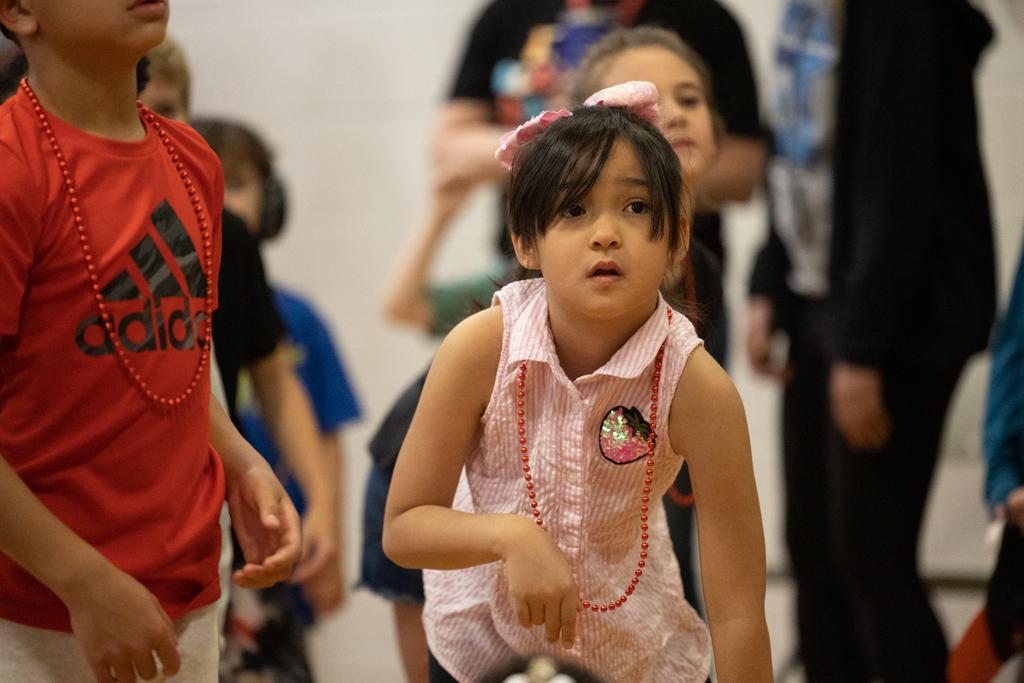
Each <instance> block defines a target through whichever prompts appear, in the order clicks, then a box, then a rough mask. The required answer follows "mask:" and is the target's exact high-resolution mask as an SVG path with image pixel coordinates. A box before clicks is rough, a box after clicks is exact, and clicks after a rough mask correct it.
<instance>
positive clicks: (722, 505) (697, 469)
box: [669, 347, 772, 683]
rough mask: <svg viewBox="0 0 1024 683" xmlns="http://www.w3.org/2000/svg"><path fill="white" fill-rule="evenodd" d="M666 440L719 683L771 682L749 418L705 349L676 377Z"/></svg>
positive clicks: (760, 533)
mask: <svg viewBox="0 0 1024 683" xmlns="http://www.w3.org/2000/svg"><path fill="white" fill-rule="evenodd" d="M669 437H670V439H671V443H672V447H673V450H675V451H676V452H677V453H680V454H681V455H683V457H685V458H686V460H687V462H688V463H689V466H690V478H691V479H692V481H693V497H694V500H695V502H696V505H697V523H698V529H699V532H700V533H699V538H700V564H701V577H702V583H703V587H704V604H705V605H706V606H707V611H708V621H709V623H710V626H711V638H712V641H713V642H714V650H715V670H716V671H717V672H718V680H719V681H720V683H739V682H743V683H751V682H754V681H764V682H766V683H770V681H771V680H772V668H771V648H770V646H769V642H768V625H767V623H766V622H765V618H764V598H765V555H764V530H763V528H762V525H761V510H760V506H759V504H758V500H757V487H756V485H755V483H754V469H753V465H752V463H751V457H750V437H749V436H748V434H747V421H746V416H745V414H744V412H743V403H742V402H741V401H740V397H739V394H738V393H737V392H736V388H735V387H734V386H733V384H732V381H731V380H730V379H729V377H728V375H726V374H725V371H724V370H722V368H720V367H719V366H718V364H717V363H715V361H714V360H712V358H711V356H710V355H708V353H707V352H706V351H705V350H704V349H703V347H698V348H697V349H696V350H694V352H693V353H692V354H691V356H690V359H689V360H688V361H687V363H686V367H685V368H684V369H683V373H682V376H681V377H680V378H679V384H678V385H677V387H676V393H675V397H674V398H673V400H672V409H671V412H670V413H669Z"/></svg>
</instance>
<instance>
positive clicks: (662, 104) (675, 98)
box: [572, 26, 728, 611]
mask: <svg viewBox="0 0 1024 683" xmlns="http://www.w3.org/2000/svg"><path fill="white" fill-rule="evenodd" d="M627 81H648V82H651V83H653V84H654V85H655V86H657V88H658V110H659V111H660V113H661V118H660V123H659V126H658V127H659V129H660V130H661V132H662V134H663V135H664V136H665V137H666V138H667V139H668V140H669V142H670V144H671V145H672V149H673V150H675V153H676V156H677V157H679V163H680V165H681V166H682V170H683V186H684V187H686V188H689V189H691V190H692V189H693V188H697V187H699V186H700V183H701V180H702V177H703V176H704V172H705V171H706V170H707V169H708V168H709V167H710V166H711V165H712V164H713V163H714V161H715V158H716V157H717V155H718V146H719V142H720V140H721V139H722V136H723V135H724V134H725V124H724V122H723V121H722V118H721V116H720V115H719V114H718V111H717V110H716V108H715V103H714V99H713V96H712V94H713V89H712V83H711V72H710V71H709V70H708V67H707V65H706V64H705V63H704V60H703V59H701V57H700V55H698V54H697V53H696V52H695V51H694V50H692V49H691V48H690V47H689V46H688V45H687V44H686V43H684V42H683V41H682V40H681V39H680V38H679V36H678V35H676V34H675V33H674V32H672V31H669V30H666V29H663V28H656V27H653V26H641V27H638V28H632V29H623V30H619V31H613V32H612V33H609V34H608V35H607V36H605V37H604V38H602V39H601V40H600V41H598V42H597V43H595V44H594V45H593V46H592V47H591V48H590V50H589V51H588V52H587V56H586V59H584V60H583V62H582V64H580V69H579V72H578V73H577V75H576V82H575V83H574V85H573V91H572V102H573V104H576V105H578V104H582V103H583V101H584V100H586V98H587V97H588V96H589V95H590V94H591V93H593V92H596V91H597V90H600V89H602V88H608V87H611V86H613V85H615V84H616V83H625V82H627ZM720 177H725V178H728V175H727V174H724V172H722V171H721V170H720ZM688 208H689V209H691V210H692V208H693V207H688ZM692 217H693V216H692V215H691V211H688V212H687V218H691V219H692ZM689 257H690V258H689V261H690V266H691V267H692V269H693V273H694V279H695V281H696V282H695V285H696V287H695V289H696V300H697V303H698V304H699V305H700V306H699V310H700V313H701V316H700V320H699V321H696V322H695V323H694V324H695V326H696V327H697V332H698V334H699V335H700V337H701V339H703V340H705V342H706V343H707V344H708V347H709V353H711V355H712V357H713V358H714V359H715V360H716V361H718V363H719V365H722V366H723V367H724V366H725V362H724V361H725V359H724V348H725V346H726V342H727V340H726V339H725V337H726V336H727V335H726V334H725V333H724V332H725V331H724V330H723V329H722V328H721V327H720V325H717V324H716V323H720V321H721V319H722V272H721V267H720V265H719V261H718V257H717V256H715V255H714V254H713V253H712V251H711V250H710V249H709V248H708V247H707V246H705V245H704V243H703V242H702V241H701V240H700V236H699V235H697V236H696V237H695V239H693V240H691V242H690V250H689ZM673 279H674V280H676V281H677V282H678V280H680V278H679V277H675V278H673ZM709 321H710V322H709ZM712 337H713V338H714V339H715V340H716V342H715V343H717V345H718V347H719V350H720V351H721V353H716V351H715V350H714V349H712V348H710V347H712V346H713V345H714V344H712V343H711V342H710V339H711V338H712ZM664 503H665V514H666V516H667V518H668V529H669V533H670V535H671V536H672V546H673V549H674V551H675V554H676V559H677V560H679V568H680V570H681V571H682V575H683V589H684V590H685V593H686V597H687V600H689V601H690V603H691V604H692V605H693V606H694V607H695V608H696V609H697V610H698V611H700V610H701V606H700V602H699V597H698V592H697V581H696V574H697V568H696V567H695V566H694V558H693V553H692V550H691V549H692V545H693V529H694V514H693V488H692V486H691V484H690V475H689V468H688V466H687V465H686V463H683V467H682V469H680V470H679V474H678V475H677V476H676V480H675V482H674V483H673V484H672V486H670V487H669V490H668V493H667V494H666V495H665V499H664Z"/></svg>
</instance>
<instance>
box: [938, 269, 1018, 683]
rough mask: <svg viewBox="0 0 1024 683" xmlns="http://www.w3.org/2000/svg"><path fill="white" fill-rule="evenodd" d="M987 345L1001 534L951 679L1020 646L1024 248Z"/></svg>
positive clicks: (989, 495) (990, 673)
mask: <svg viewBox="0 0 1024 683" xmlns="http://www.w3.org/2000/svg"><path fill="white" fill-rule="evenodd" d="M991 349H992V374H991V377H990V380H989V386H988V401H987V405H986V407H985V432H984V444H983V448H982V454H983V455H984V457H985V464H986V477H985V502H986V503H988V506H989V509H990V510H991V512H992V515H993V517H994V518H995V519H996V520H998V521H1000V522H1002V524H1003V529H1002V539H1001V542H1000V547H999V557H998V559H997V561H996V567H995V571H994V572H993V574H992V578H991V580H990V581H989V584H988V589H987V596H986V601H985V607H984V609H982V610H981V612H979V613H978V615H977V617H975V619H974V621H973V622H971V625H970V626H969V627H968V629H967V632H966V633H965V634H964V636H963V639H962V640H961V641H960V643H959V645H957V647H956V648H955V649H954V650H953V651H952V652H951V653H950V655H949V665H948V675H949V683H987V681H990V680H992V678H993V677H995V675H996V674H997V673H998V672H999V670H1000V669H1001V668H1002V667H1003V665H1004V664H1005V663H1006V662H1007V660H1009V659H1010V658H1011V657H1013V656H1014V655H1016V654H1017V653H1019V652H1021V651H1022V650H1024V255H1022V258H1021V260H1020V262H1019V263H1018V265H1017V277H1016V279H1015V280H1014V283H1013V290H1012V291H1011V293H1010V302H1009V304H1008V305H1007V307H1006V311H1005V313H1004V315H1003V317H1002V319H1001V320H1000V321H999V323H998V324H997V325H996V327H995V329H994V331H993V333H992V342H991ZM1020 675H1024V670H1022V672H1021V674H1018V678H1019V676H1020Z"/></svg>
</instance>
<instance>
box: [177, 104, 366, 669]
mask: <svg viewBox="0 0 1024 683" xmlns="http://www.w3.org/2000/svg"><path fill="white" fill-rule="evenodd" d="M192 125H193V127H194V128H195V130H196V131H197V132H198V133H199V134H200V135H202V136H203V138H204V139H205V140H206V141H207V142H208V143H209V144H210V146H211V148H212V149H213V151H214V152H215V153H216V154H217V155H218V157H219V158H220V160H221V162H222V163H223V165H224V175H225V191H224V203H225V206H226V207H227V208H228V209H229V210H231V211H233V212H234V213H236V214H237V215H239V216H241V217H242V219H243V220H244V221H245V223H246V226H247V227H248V229H249V232H250V234H251V235H252V236H253V237H254V238H257V239H259V240H265V239H274V238H276V237H277V236H278V235H279V234H280V232H281V230H282V228H283V227H284V223H285V215H284V214H285V211H284V209H285V199H284V194H283V192H284V190H283V186H282V185H281V182H280V180H279V179H278V178H277V177H276V176H275V175H274V173H273V163H272V158H271V154H270V150H269V149H268V147H267V146H266V144H265V143H264V142H263V140H261V139H260V137H259V136H258V135H257V134H256V133H255V132H253V131H252V130H251V129H249V128H247V127H245V126H243V125H241V124H237V123H232V122H229V121H223V120H217V119H199V120H195V121H193V122H192ZM271 291H272V294H273V297H274V305H275V307H276V308H277V310H278V312H279V313H280V314H281V317H282V318H283V319H284V322H285V326H286V328H287V331H288V340H287V345H288V347H289V354H288V355H289V357H290V359H291V361H292V362H293V363H294V367H295V372H296V373H297V374H298V376H299V377H300V378H301V380H302V382H303V384H304V385H305V388H306V390H307V391H308V392H309V395H310V397H311V398H312V401H313V406H314V408H315V411H316V417H317V422H318V424H319V430H320V443H321V448H322V455H323V458H322V459H323V461H324V463H325V465H326V470H327V471H326V472H325V476H326V477H327V478H328V480H329V481H330V488H331V491H332V497H331V506H332V510H333V511H334V512H335V516H334V528H335V529H336V530H337V538H336V539H335V540H336V541H337V543H335V545H334V547H333V548H331V549H328V548H311V549H309V552H310V553H311V554H312V555H314V556H315V555H316V554H317V553H329V555H328V556H327V557H324V558H320V560H319V561H311V562H310V563H309V564H308V565H305V564H300V565H299V566H298V567H297V568H296V570H295V575H294V576H293V577H292V579H291V583H292V584H293V586H292V587H291V588H292V590H291V591H289V593H290V594H282V593H281V592H280V591H278V589H277V588H276V587H275V588H274V589H270V592H268V591H263V592H262V593H261V595H259V596H253V595H251V594H248V595H247V594H246V591H243V590H233V591H232V602H233V603H235V604H236V605H237V607H238V609H234V610H233V617H234V619H235V620H236V621H237V620H238V619H240V618H244V619H246V621H248V622H250V623H249V626H250V627H255V628H256V629H258V630H259V629H260V628H261V627H262V628H263V632H264V633H265V635H266V636H267V637H263V636H260V635H259V634H257V635H256V636H255V637H254V638H252V642H250V643H248V645H246V646H244V647H241V648H240V649H241V652H237V651H235V650H238V649H239V648H238V647H236V646H238V645H239V643H238V642H237V641H239V640H241V639H242V638H243V635H242V634H243V633H244V632H245V631H246V629H238V628H237V624H236V625H235V626H236V628H235V629H234V630H235V633H234V634H232V633H231V632H230V631H229V634H228V635H229V643H232V641H234V642H233V643H232V644H231V645H229V648H228V652H227V654H226V655H225V663H226V664H227V666H229V667H232V666H233V667H235V669H234V670H233V671H232V675H239V676H240V675H241V673H240V672H241V671H249V670H261V669H262V670H265V671H275V670H278V669H282V668H284V669H287V668H288V667H289V666H291V665H292V664H294V662H295V660H296V659H297V658H299V657H303V655H302V638H301V632H299V633H294V632H293V630H294V627H289V628H288V629H287V631H288V632H292V635H291V636H290V637H289V639H290V640H293V642H292V644H291V645H289V644H288V643H285V642H281V641H282V640H284V639H283V638H281V637H269V636H271V634H272V629H271V628H270V626H269V625H267V626H265V625H264V620H267V621H268V622H271V621H272V622H273V623H274V626H273V633H274V634H279V635H280V634H283V633H284V628H283V624H284V623H285V622H287V621H290V620H293V619H296V618H297V619H298V622H300V623H301V624H304V625H306V626H310V625H312V624H313V622H314V620H316V619H319V618H321V617H323V616H325V615H326V614H328V613H329V612H331V611H333V610H334V609H336V608H337V607H338V606H340V604H341V602H342V600H343V598H344V591H345V582H344V580H343V577H342V572H341V569H342V562H341V557H340V555H341V553H340V551H339V550H338V548H339V544H340V543H341V538H340V533H341V532H340V529H341V520H340V510H341V509H342V496H341V492H342V491H343V490H344V487H343V476H342V462H343V458H344V456H343V454H342V449H341V441H340V434H339V430H340V428H341V426H342V425H343V424H345V423H346V422H350V421H351V420H354V419H356V418H357V417H359V406H358V404H357V402H356V399H355V396H354V395H353V392H352V389H351V388H350V387H349V383H348V379H347V378H346V376H345V372H344V370H343V369H342V364H341V361H340V359H339V355H338V352H337V350H336V349H335V346H334V343H333V342H332V340H331V335H330V332H329V331H328V329H327V326H326V325H325V324H324V323H323V321H322V320H321V318H320V316H319V315H318V314H317V313H316V311H315V310H314V308H313V307H312V305H311V304H310V303H309V302H308V301H306V300H305V299H304V298H303V297H300V296H298V295H297V294H295V293H293V292H290V291H287V290H283V289H281V288H278V287H275V288H272V290H271ZM255 398H256V397H255V396H254V394H253V391H252V388H251V385H250V379H249V375H248V373H245V372H243V373H242V374H241V375H240V378H239V391H238V412H239V417H240V419H241V422H242V429H243V432H244V433H245V435H246V438H248V439H249V441H250V442H251V443H252V444H253V445H254V446H255V447H256V449H257V450H258V451H259V452H260V453H261V454H262V455H263V457H265V458H266V459H267V461H268V462H269V463H270V465H271V467H273V468H274V469H275V470H276V471H277V472H279V473H280V474H281V476H282V480H283V481H285V488H286V490H287V491H288V493H289V495H290V496H291V498H292V500H293V501H294V502H295V505H296V507H297V508H298V510H299V512H300V514H301V513H303V512H304V511H305V510H306V500H305V497H304V495H303V492H302V489H301V487H300V485H299V483H298V482H297V481H296V480H295V478H294V477H293V476H291V473H290V472H289V468H288V466H287V463H286V462H285V461H284V460H283V459H281V458H280V457H279V452H278V449H277V447H276V446H275V443H274V440H273V438H272V436H271V434H270V432H269V431H268V427H267V425H266V423H265V422H264V421H263V419H262V418H261V412H260V408H261V407H262V404H260V405H257V401H256V400H255ZM242 604H246V605H249V608H250V609H254V610H255V612H256V613H258V614H260V615H261V616H260V617H259V618H257V619H255V620H253V619H252V618H251V616H246V615H244V614H243V611H242V610H241V609H240V607H241V605H242ZM246 639H247V640H248V638H246ZM289 650H290V651H292V654H291V655H289V654H287V651H289ZM275 652H277V653H279V654H275ZM234 659H239V660H240V661H236V662H234V663H233V664H232V663H231V660H234ZM289 680H291V679H289Z"/></svg>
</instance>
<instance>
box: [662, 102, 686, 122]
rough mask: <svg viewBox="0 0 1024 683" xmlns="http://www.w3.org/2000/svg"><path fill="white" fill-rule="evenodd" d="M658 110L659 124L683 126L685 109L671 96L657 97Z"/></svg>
mask: <svg viewBox="0 0 1024 683" xmlns="http://www.w3.org/2000/svg"><path fill="white" fill-rule="evenodd" d="M658 110H659V111H660V112H661V121H662V123H661V126H662V128H668V127H670V126H671V127H679V128H681V127H685V126H686V111H685V110H684V109H683V108H682V107H681V106H679V103H678V102H676V101H675V99H674V98H672V97H661V98H659V99H658Z"/></svg>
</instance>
